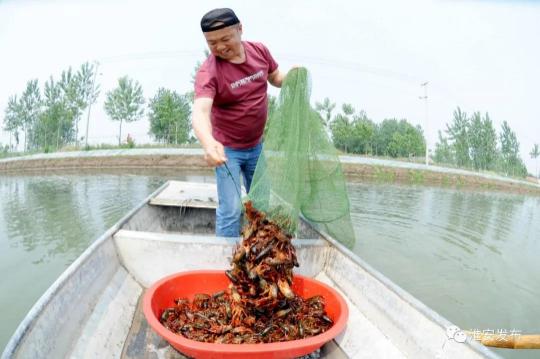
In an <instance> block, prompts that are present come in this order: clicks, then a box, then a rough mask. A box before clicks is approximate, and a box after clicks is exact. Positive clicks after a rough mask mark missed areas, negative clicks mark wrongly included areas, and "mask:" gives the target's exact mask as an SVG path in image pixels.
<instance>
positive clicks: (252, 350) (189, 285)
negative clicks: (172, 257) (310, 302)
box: [143, 270, 349, 359]
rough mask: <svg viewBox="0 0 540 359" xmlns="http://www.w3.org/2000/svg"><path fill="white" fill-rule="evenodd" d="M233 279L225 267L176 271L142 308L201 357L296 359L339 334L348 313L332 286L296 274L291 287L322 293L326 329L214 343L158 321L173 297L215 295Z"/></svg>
mask: <svg viewBox="0 0 540 359" xmlns="http://www.w3.org/2000/svg"><path fill="white" fill-rule="evenodd" d="M229 283H230V281H229V279H228V278H227V276H226V275H225V273H224V271H222V270H199V271H190V272H182V273H177V274H173V275H171V276H168V277H165V278H163V279H161V280H160V281H158V282H156V283H155V284H154V285H153V286H152V287H150V288H149V289H148V291H147V292H146V293H145V295H144V302H143V311H144V315H145V317H146V320H147V321H148V323H149V324H150V326H151V327H152V328H153V329H154V330H155V331H156V332H157V333H158V334H159V335H161V336H162V337H163V338H164V339H165V340H167V341H168V342H169V344H171V345H172V346H173V347H174V348H176V349H177V350H178V351H180V352H181V353H183V354H185V355H188V356H191V357H194V358H201V359H209V358H216V359H217V358H227V359H232V358H236V359H240V358H256V359H265V358H273V359H279V358H296V357H299V356H302V355H306V354H309V353H311V352H313V351H315V350H317V349H318V348H320V347H321V346H322V345H323V344H325V343H326V342H328V341H330V340H332V339H333V338H335V337H336V336H337V335H338V334H340V333H341V332H342V331H343V329H345V325H346V324H347V319H348V316H349V310H348V308H347V304H346V303H345V300H344V299H343V297H342V296H341V295H340V294H339V293H338V292H336V291H335V290H334V289H332V288H331V287H329V286H327V285H326V284H324V283H321V282H318V281H316V280H314V279H311V278H308V277H304V276H300V275H295V276H294V282H293V285H292V289H293V290H294V292H295V293H296V294H298V295H300V296H301V297H303V298H309V297H311V296H313V295H322V296H323V297H324V299H325V301H326V312H327V314H328V316H329V317H330V318H331V319H332V320H333V321H334V325H333V326H332V327H331V328H330V329H329V330H328V331H326V332H324V333H322V334H319V335H316V336H313V337H310V338H306V339H300V340H291V341H288V342H279V343H261V344H214V343H203V342H197V341H194V340H190V339H187V338H185V337H183V336H182V335H180V334H175V333H173V332H171V331H169V330H168V329H167V328H165V327H164V326H163V325H161V323H160V322H159V316H160V315H161V313H162V312H163V310H165V309H166V308H170V307H173V306H174V305H175V304H174V299H176V298H180V297H184V298H188V299H189V300H192V299H193V296H194V295H195V294H197V293H206V294H213V293H215V292H218V291H220V290H223V289H225V288H227V286H228V285H229Z"/></svg>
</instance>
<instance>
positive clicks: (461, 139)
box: [446, 107, 471, 167]
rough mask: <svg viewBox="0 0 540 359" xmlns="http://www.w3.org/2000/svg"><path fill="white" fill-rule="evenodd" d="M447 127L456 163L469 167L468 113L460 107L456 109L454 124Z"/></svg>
mask: <svg viewBox="0 0 540 359" xmlns="http://www.w3.org/2000/svg"><path fill="white" fill-rule="evenodd" d="M446 128H447V129H446V132H447V133H448V136H449V138H450V140H451V141H452V147H453V150H454V154H455V159H456V165H458V166H459V167H469V165H470V163H471V159H470V155H469V134H468V129H469V119H468V118H467V114H466V113H465V112H463V111H462V110H461V109H460V108H459V107H458V108H457V109H456V110H455V111H454V118H453V121H452V124H450V125H448V124H447V125H446Z"/></svg>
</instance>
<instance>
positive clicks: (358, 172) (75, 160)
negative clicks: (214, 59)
mask: <svg viewBox="0 0 540 359" xmlns="http://www.w3.org/2000/svg"><path fill="white" fill-rule="evenodd" d="M340 160H341V163H342V165H343V170H344V172H345V174H346V175H347V178H348V179H350V180H352V181H361V180H369V181H375V182H382V183H403V184H413V185H435V186H442V187H449V188H459V189H467V188H473V189H481V190H496V191H505V192H513V193H527V194H533V195H540V185H539V184H535V183H532V182H527V181H524V180H517V179H513V178H507V177H503V176H499V175H495V174H491V173H480V172H472V171H467V170H461V169H453V168H446V167H439V166H426V165H422V164H418V163H408V162H400V161H392V160H384V159H375V158H369V157H360V156H340ZM79 168H85V169H92V168H102V169H103V168H115V169H116V168H169V169H189V170H208V167H207V166H206V164H205V162H204V159H203V152H202V150H201V149H197V148H185V149H179V148H157V149H156V148H140V149H122V150H96V151H80V152H55V153H50V154H36V155H30V156H22V157H13V158H7V159H2V160H0V174H8V173H21V172H26V171H48V170H62V169H79Z"/></svg>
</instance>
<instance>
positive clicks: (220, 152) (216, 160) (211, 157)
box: [204, 140, 227, 167]
mask: <svg viewBox="0 0 540 359" xmlns="http://www.w3.org/2000/svg"><path fill="white" fill-rule="evenodd" d="M204 159H205V161H206V163H207V164H208V166H211V167H218V166H221V165H222V164H224V163H225V162H227V157H226V156H225V148H224V147H223V145H222V144H221V143H219V142H218V141H215V140H214V141H212V142H211V143H210V144H208V145H207V146H205V148H204Z"/></svg>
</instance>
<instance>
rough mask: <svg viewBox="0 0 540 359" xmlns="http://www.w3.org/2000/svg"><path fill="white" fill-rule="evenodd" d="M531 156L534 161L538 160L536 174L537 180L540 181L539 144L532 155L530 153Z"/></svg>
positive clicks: (532, 151)
mask: <svg viewBox="0 0 540 359" xmlns="http://www.w3.org/2000/svg"><path fill="white" fill-rule="evenodd" d="M529 154H530V155H531V158H532V159H533V160H536V172H535V176H536V178H538V179H540V173H539V172H538V156H540V146H538V143H535V144H534V146H533V148H532V150H531V153H529Z"/></svg>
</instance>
